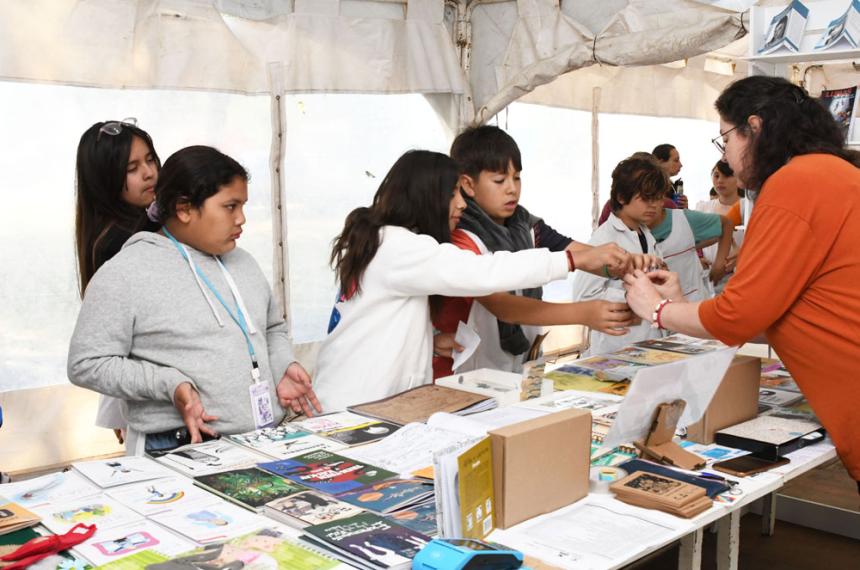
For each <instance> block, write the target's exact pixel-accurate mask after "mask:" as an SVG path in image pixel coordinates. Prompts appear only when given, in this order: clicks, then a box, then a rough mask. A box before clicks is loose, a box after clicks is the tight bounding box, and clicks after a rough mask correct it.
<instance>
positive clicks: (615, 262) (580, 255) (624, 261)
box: [568, 243, 632, 277]
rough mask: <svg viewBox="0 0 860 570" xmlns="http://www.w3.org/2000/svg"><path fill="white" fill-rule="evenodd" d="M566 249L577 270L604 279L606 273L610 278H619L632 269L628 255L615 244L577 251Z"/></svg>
mask: <svg viewBox="0 0 860 570" xmlns="http://www.w3.org/2000/svg"><path fill="white" fill-rule="evenodd" d="M568 249H570V251H571V253H572V254H573V263H574V265H576V268H577V269H579V270H581V271H587V272H588V273H593V274H595V275H600V276H601V277H606V272H607V271H608V272H609V274H610V276H611V277H620V276H622V275H624V274H625V273H627V272H628V271H630V269H631V267H632V261H631V257H630V253H629V252H627V251H626V250H625V249H624V248H622V247H621V246H619V245H618V244H616V243H605V244H603V245H598V246H595V247H591V248H589V249H579V250H577V251H573V249H571V248H570V247H568ZM604 268H605V270H604Z"/></svg>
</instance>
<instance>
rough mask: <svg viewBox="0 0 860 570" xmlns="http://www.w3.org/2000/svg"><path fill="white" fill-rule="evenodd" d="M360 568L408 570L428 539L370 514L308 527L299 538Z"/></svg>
mask: <svg viewBox="0 0 860 570" xmlns="http://www.w3.org/2000/svg"><path fill="white" fill-rule="evenodd" d="M302 538H303V539H304V540H307V541H308V542H310V543H311V544H313V545H317V546H321V547H323V548H326V549H329V550H331V551H332V552H335V553H337V555H338V556H340V557H341V558H343V559H344V560H345V561H347V562H349V563H350V564H355V565H357V566H358V567H359V568H369V569H373V570H376V569H392V570H408V569H409V568H411V567H412V559H413V558H414V557H415V555H416V554H417V553H418V551H419V550H421V549H422V548H423V547H424V546H425V545H426V544H427V543H428V542H430V540H431V539H430V537H429V536H427V535H424V534H421V533H419V532H416V531H414V530H411V529H409V528H407V527H405V526H402V525H399V524H397V523H394V522H392V521H390V520H388V519H386V518H383V517H381V516H379V515H375V514H372V513H364V514H361V515H356V516H354V517H351V518H348V519H341V520H338V521H333V522H330V523H324V524H319V525H314V526H309V527H308V528H306V529H305V535H304V536H303V537H302Z"/></svg>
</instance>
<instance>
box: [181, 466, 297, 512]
mask: <svg viewBox="0 0 860 570" xmlns="http://www.w3.org/2000/svg"><path fill="white" fill-rule="evenodd" d="M194 481H195V482H196V483H197V484H198V485H200V486H201V487H203V488H204V489H207V490H209V491H211V492H212V493H214V494H216V495H218V496H220V497H224V498H225V499H227V500H228V501H232V502H234V503H236V504H237V505H239V506H241V507H245V508H246V509H250V510H252V511H255V512H259V511H261V510H262V509H263V506H264V505H265V504H266V503H268V502H269V501H274V500H275V499H280V498H283V497H289V496H290V495H295V494H296V493H300V492H302V491H305V490H306V489H305V488H304V487H302V486H301V485H298V484H296V483H294V482H292V481H288V480H287V479H284V478H283V477H280V476H278V475H274V474H272V473H269V472H268V471H263V470H262V469H258V468H256V467H248V468H245V469H233V470H230V471H222V472H221V473H211V474H209V475H201V476H199V477H195V478H194Z"/></svg>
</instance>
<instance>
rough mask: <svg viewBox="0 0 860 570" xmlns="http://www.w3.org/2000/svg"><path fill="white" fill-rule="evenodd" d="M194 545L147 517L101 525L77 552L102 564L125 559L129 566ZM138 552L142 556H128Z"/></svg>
mask: <svg viewBox="0 0 860 570" xmlns="http://www.w3.org/2000/svg"><path fill="white" fill-rule="evenodd" d="M194 546H195V545H194V543H193V542H190V541H188V540H186V539H184V538H180V537H179V536H176V535H175V534H173V533H172V532H170V531H168V530H167V529H164V528H162V527H160V526H159V525H157V524H155V523H152V522H150V521H148V520H143V521H139V522H136V523H133V524H130V525H124V526H120V527H114V528H110V529H104V530H102V529H99V530H98V532H97V533H96V534H95V535H94V536H93V537H92V538H90V539H89V540H87V541H85V542H82V543H81V544H79V545H77V546H75V547H74V553H75V554H77V555H78V556H80V557H82V558H84V559H86V560H87V561H89V562H90V563H91V564H92V565H93V566H98V567H99V568H102V567H103V566H105V565H108V564H112V563H116V566H114V567H115V568H120V567H121V566H120V564H118V563H119V562H124V564H123V566H126V567H129V566H130V565H131V564H134V563H135V562H137V563H140V562H141V561H143V560H146V561H149V562H160V561H162V560H166V559H167V558H169V557H171V556H175V555H177V554H180V553H182V552H185V551H187V550H190V549H192V548H194ZM144 552H145V553H146V554H144ZM134 555H139V556H138V557H137V558H135V559H133V560H128V558H129V557H131V556H134ZM137 567H138V568H142V567H143V566H137Z"/></svg>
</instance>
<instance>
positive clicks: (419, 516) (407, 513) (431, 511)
mask: <svg viewBox="0 0 860 570" xmlns="http://www.w3.org/2000/svg"><path fill="white" fill-rule="evenodd" d="M386 518H388V519H390V520H392V521H394V522H396V523H397V524H402V525H403V526H405V527H406V528H411V529H412V530H414V531H416V532H420V533H421V534H426V535H427V536H437V535H438V534H439V531H438V529H437V527H436V502H435V501H427V502H426V503H421V504H420V505H414V506H411V507H409V508H407V509H402V510H399V511H397V512H396V513H391V514H390V515H386Z"/></svg>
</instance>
